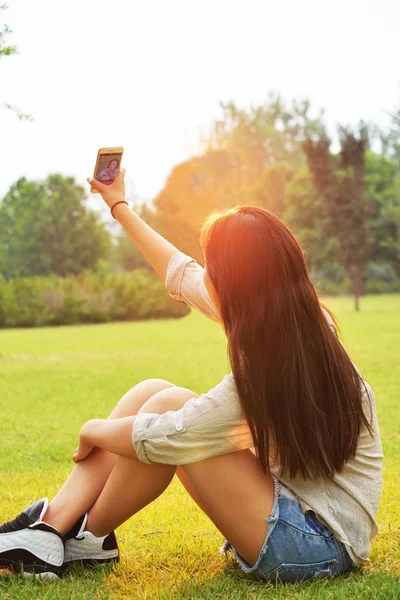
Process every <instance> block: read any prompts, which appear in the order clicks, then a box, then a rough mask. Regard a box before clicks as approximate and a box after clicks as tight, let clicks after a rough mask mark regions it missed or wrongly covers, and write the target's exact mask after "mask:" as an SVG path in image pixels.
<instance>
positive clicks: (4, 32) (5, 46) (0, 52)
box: [0, 4, 32, 121]
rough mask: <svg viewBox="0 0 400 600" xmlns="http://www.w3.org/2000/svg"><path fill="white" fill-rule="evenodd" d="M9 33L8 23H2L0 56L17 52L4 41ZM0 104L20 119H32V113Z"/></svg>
mask: <svg viewBox="0 0 400 600" xmlns="http://www.w3.org/2000/svg"><path fill="white" fill-rule="evenodd" d="M6 8H8V7H7V5H6V4H0V10H5V9H6ZM10 33H12V31H11V29H10V28H9V27H8V25H3V26H2V28H1V29H0V58H1V57H2V56H12V55H13V54H17V47H16V46H13V45H9V44H8V43H7V42H6V39H7V36H8V35H9V34H10ZM0 106H1V104H0ZM2 106H3V107H4V108H8V109H10V110H13V111H14V112H15V113H16V115H17V117H18V119H20V120H21V121H23V120H27V121H31V120H32V115H27V114H25V113H24V112H22V110H20V109H19V108H18V106H15V105H12V104H8V103H7V102H3V105H2Z"/></svg>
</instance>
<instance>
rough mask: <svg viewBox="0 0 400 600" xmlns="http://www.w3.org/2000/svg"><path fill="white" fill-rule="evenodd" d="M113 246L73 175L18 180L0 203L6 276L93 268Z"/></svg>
mask: <svg viewBox="0 0 400 600" xmlns="http://www.w3.org/2000/svg"><path fill="white" fill-rule="evenodd" d="M109 249H110V236H109V234H108V232H107V231H106V229H105V226H104V225H103V224H102V223H101V222H100V219H99V216H98V215H97V214H96V213H94V212H92V211H90V210H89V209H88V208H87V206H86V193H85V190H84V188H83V187H82V186H80V185H77V184H76V183H75V180H74V179H73V178H72V177H63V176H62V175H57V174H54V175H49V177H48V178H47V179H46V180H45V181H27V180H26V179H25V178H21V179H19V180H18V181H17V182H16V183H15V184H14V185H13V186H12V187H11V189H10V190H9V191H8V193H7V194H6V195H5V197H4V198H3V200H2V201H1V202H0V260H1V264H0V266H1V268H2V273H3V275H4V276H5V277H6V278H10V277H14V276H23V275H47V274H50V273H56V274H57V275H58V276H59V277H64V276H66V275H67V274H68V273H79V272H81V271H83V270H85V269H92V268H93V267H94V266H95V265H96V263H97V261H98V260H99V259H101V258H105V257H106V256H107V254H108V253H109Z"/></svg>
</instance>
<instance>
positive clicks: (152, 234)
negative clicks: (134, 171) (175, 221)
mask: <svg viewBox="0 0 400 600" xmlns="http://www.w3.org/2000/svg"><path fill="white" fill-rule="evenodd" d="M124 175H125V169H121V170H120V172H119V174H118V175H117V177H116V178H115V181H114V182H113V183H112V184H111V185H104V184H103V183H101V182H100V181H97V179H92V178H90V177H89V178H88V181H89V183H90V184H91V185H92V187H93V188H95V189H96V190H97V191H98V192H99V193H100V194H101V196H102V198H103V200H104V202H105V203H106V204H107V205H108V206H109V208H110V209H111V208H112V207H113V206H114V205H115V204H116V203H117V202H121V201H126V198H125V182H124ZM113 214H114V217H115V218H116V219H117V221H118V222H119V223H120V224H121V225H122V227H123V228H124V229H125V231H126V232H127V234H128V235H129V237H130V238H131V239H132V241H133V243H134V244H135V246H136V247H137V249H138V250H139V252H141V253H142V254H143V256H144V257H145V259H146V260H148V261H149V263H150V264H151V266H152V267H153V269H154V270H155V272H156V273H157V275H158V276H159V277H160V278H161V279H162V281H165V279H166V275H167V267H168V263H169V260H170V258H171V256H172V255H173V254H174V253H175V252H178V248H176V247H175V246H174V245H173V244H170V243H169V242H168V241H167V240H166V239H165V238H163V237H162V235H160V234H159V233H157V232H156V231H154V229H152V228H151V227H149V225H147V224H146V223H145V222H144V221H143V219H141V218H140V217H139V216H138V215H137V214H136V213H134V212H133V210H132V209H131V208H129V206H128V205H127V204H118V205H117V206H115V208H114V209H113Z"/></svg>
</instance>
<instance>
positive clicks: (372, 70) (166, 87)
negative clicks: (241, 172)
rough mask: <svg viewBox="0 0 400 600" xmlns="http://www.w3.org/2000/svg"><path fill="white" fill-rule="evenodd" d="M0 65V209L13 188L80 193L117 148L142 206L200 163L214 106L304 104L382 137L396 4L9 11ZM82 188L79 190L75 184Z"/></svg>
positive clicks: (398, 93) (99, 2)
mask: <svg viewBox="0 0 400 600" xmlns="http://www.w3.org/2000/svg"><path fill="white" fill-rule="evenodd" d="M9 5H10V6H9V9H8V10H6V11H1V13H0V17H1V19H2V20H4V22H5V23H8V24H9V25H10V27H11V28H12V29H13V31H14V32H13V34H12V35H11V36H10V37H9V39H8V42H9V43H14V44H16V45H17V46H18V51H19V55H18V56H14V57H4V58H2V59H1V61H0V81H1V85H0V102H8V103H12V104H16V105H18V106H19V107H20V108H21V109H22V110H23V111H25V112H26V113H31V114H32V115H33V117H34V121H33V122H32V123H29V122H19V121H18V120H17V118H16V116H15V115H14V114H13V113H12V112H10V111H7V110H4V109H1V110H0V139H1V146H0V165H1V168H0V173H1V178H0V196H2V195H4V194H5V193H6V191H7V190H8V188H9V186H10V185H11V184H12V183H13V182H14V181H16V180H17V179H18V178H19V177H21V176H26V177H28V178H32V179H34V178H44V177H46V176H47V175H48V174H49V173H51V172H60V173H62V174H65V175H67V174H70V175H73V176H74V177H75V178H76V179H77V181H78V182H80V183H84V182H85V178H86V176H87V175H90V174H92V172H93V167H94V162H95V159H96V153H97V149H98V148H99V147H100V146H108V145H113V146H117V145H123V146H124V147H125V150H126V152H125V159H124V163H125V166H126V168H127V171H128V173H129V179H130V180H131V181H132V182H133V187H134V190H135V194H136V195H137V197H138V198H140V199H143V200H148V199H151V198H152V197H154V195H155V194H156V193H157V192H158V191H159V190H160V189H161V188H162V186H163V183H164V181H165V178H166V177H167V176H168V173H169V171H170V170H171V168H172V167H173V166H174V165H175V164H176V163H177V162H179V161H182V160H184V159H185V158H187V157H189V156H190V155H193V154H195V153H196V152H198V151H199V150H200V147H201V138H202V137H204V136H206V135H207V131H208V130H209V128H210V125H211V124H212V122H213V120H214V119H216V118H218V116H219V115H220V109H219V102H220V101H229V100H233V101H234V102H235V103H237V104H238V105H239V106H243V107H247V106H249V105H250V104H257V103H262V102H263V101H264V100H265V99H266V98H267V95H268V93H269V92H270V91H278V92H280V93H281V94H282V97H283V98H285V99H288V100H289V99H291V98H301V97H305V96H307V97H309V98H310V100H311V102H312V106H313V107H314V108H315V112H317V110H318V109H319V108H325V109H326V121H327V123H328V124H329V126H330V128H331V130H332V131H333V130H334V126H335V124H336V123H338V122H340V123H343V124H346V123H349V124H354V123H356V122H358V121H359V120H360V119H361V118H363V119H366V120H373V121H375V122H377V123H379V124H381V125H382V126H385V125H387V123H388V121H389V117H388V114H387V113H388V111H390V110H394V108H395V106H397V105H398V101H399V99H400V69H399V57H400V36H399V31H400V3H399V2H398V0H379V2H378V1H376V0H375V1H371V2H368V3H367V2H365V0H364V1H362V0H335V1H334V2H333V1H325V2H321V0H319V1H317V0H306V1H305V2H298V1H297V0H281V1H279V2H278V1H274V2H270V1H268V0H264V1H259V0H246V1H244V0H242V1H238V0H230V1H225V0H213V1H210V0H202V1H201V2H200V1H198V0H192V1H187V0H186V1H185V0H168V1H163V0H159V1H156V0H146V1H143V0H140V1H136V0H132V1H126V0H125V1H124V0H112V1H110V0H96V1H95V0H68V1H66V0H63V1H62V0H58V1H55V0H9ZM85 185H87V184H86V183H85Z"/></svg>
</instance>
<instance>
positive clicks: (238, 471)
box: [87, 388, 274, 564]
mask: <svg viewBox="0 0 400 600" xmlns="http://www.w3.org/2000/svg"><path fill="white" fill-rule="evenodd" d="M178 391H179V395H180V397H181V400H183V404H184V402H185V401H187V400H189V399H190V398H193V397H194V394H193V393H192V392H190V390H184V389H182V388H175V389H174V390H164V391H162V392H159V393H158V394H156V395H155V396H153V397H152V398H151V399H150V400H149V401H148V402H147V403H146V404H145V405H144V406H143V408H142V410H143V411H149V412H159V410H157V405H158V404H159V407H164V406H165V405H167V404H168V401H169V399H170V398H171V397H176V395H177V392H178ZM181 469H182V470H183V472H184V475H185V476H186V477H183V481H184V482H185V481H186V482H187V481H188V480H189V482H190V485H188V491H189V493H191V492H192V491H194V495H195V500H196V501H197V502H198V503H199V505H200V506H201V508H202V509H203V511H204V512H205V513H206V514H207V515H208V516H209V517H210V519H211V520H212V521H213V523H214V524H215V525H216V527H217V528H218V529H219V531H221V533H222V534H223V535H224V536H225V537H226V538H227V539H229V541H230V542H231V543H232V544H233V545H234V547H235V548H236V549H237V551H238V552H239V553H240V554H241V556H243V558H244V559H245V560H246V561H247V562H249V564H254V562H255V561H256V558H257V556H258V554H259V552H260V549H261V547H262V544H263V541H264V539H265V535H266V532H267V527H268V524H267V522H266V521H265V518H266V517H268V516H270V514H271V510H272V505H273V500H274V486H273V481H272V478H271V476H270V475H265V474H264V473H262V471H261V469H260V467H259V465H258V462H257V459H256V457H255V455H254V454H253V453H252V452H251V450H245V451H241V452H234V453H232V454H226V455H223V456H218V457H214V458H211V459H208V460H204V461H200V462H197V463H192V464H190V465H184V466H183V467H181ZM174 472H175V467H174V466H170V465H154V464H153V465H148V464H145V463H140V461H139V460H137V459H127V458H122V457H120V458H118V460H117V463H116V465H115V467H114V469H113V471H112V473H111V475H110V477H109V479H108V480H107V483H106V485H105V486H104V489H103V491H102V493H101V494H100V496H99V498H98V499H97V501H96V503H95V505H94V506H93V508H92V509H91V510H90V511H89V518H88V526H87V528H88V530H89V531H91V532H92V533H93V534H94V535H96V536H99V537H100V536H103V535H106V534H107V533H109V532H110V531H112V530H113V529H115V528H116V527H118V526H119V525H120V524H121V523H123V522H124V521H126V520H127V519H128V518H129V517H130V516H132V515H134V514H135V513H136V512H138V511H139V510H140V509H141V508H143V507H144V506H145V505H146V504H148V503H149V502H151V501H152V500H154V499H155V498H156V497H157V496H158V495H159V494H160V493H161V492H162V491H163V490H164V489H165V487H166V486H167V485H168V484H169V482H170V480H171V479H172V477H173V474H174Z"/></svg>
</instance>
